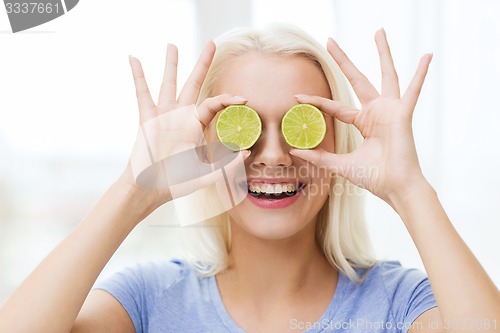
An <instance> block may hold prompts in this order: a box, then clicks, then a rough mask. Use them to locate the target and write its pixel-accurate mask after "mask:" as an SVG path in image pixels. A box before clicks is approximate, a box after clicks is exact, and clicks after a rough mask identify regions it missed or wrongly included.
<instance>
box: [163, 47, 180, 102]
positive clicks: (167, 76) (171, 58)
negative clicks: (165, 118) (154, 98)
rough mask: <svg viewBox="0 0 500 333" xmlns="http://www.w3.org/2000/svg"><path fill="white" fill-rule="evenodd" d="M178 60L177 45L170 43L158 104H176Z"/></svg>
mask: <svg viewBox="0 0 500 333" xmlns="http://www.w3.org/2000/svg"><path fill="white" fill-rule="evenodd" d="M177 62H178V51H177V47H176V46H175V45H173V44H168V45H167V55H166V59H165V69H164V71H163V81H162V83H161V88H160V97H159V98H158V105H169V104H175V103H176V101H177Z"/></svg>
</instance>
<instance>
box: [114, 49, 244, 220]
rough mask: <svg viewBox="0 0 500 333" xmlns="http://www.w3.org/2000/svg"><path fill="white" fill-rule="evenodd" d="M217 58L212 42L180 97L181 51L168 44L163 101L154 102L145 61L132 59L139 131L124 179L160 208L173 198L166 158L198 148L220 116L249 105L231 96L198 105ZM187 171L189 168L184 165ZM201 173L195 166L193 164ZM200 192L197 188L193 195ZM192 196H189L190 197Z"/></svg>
mask: <svg viewBox="0 0 500 333" xmlns="http://www.w3.org/2000/svg"><path fill="white" fill-rule="evenodd" d="M214 54H215V44H214V43H213V42H212V41H210V42H209V43H208V44H207V45H206V46H205V48H204V49H203V52H202V54H201V55H200V58H199V59H198V62H197V63H196V65H195V67H194V69H193V71H192V73H191V75H190V76H189V78H188V80H187V82H186V84H185V85H184V87H183V88H182V91H181V92H180V94H179V97H178V98H177V62H178V52H177V47H176V46H174V45H172V44H169V45H168V47H167V56H166V62H165V70H164V75H163V82H162V85H161V89H160V95H159V98H158V102H157V103H156V104H155V102H154V101H153V99H152V97H151V94H150V91H149V88H148V85H147V83H146V79H145V77H144V72H143V69H142V66H141V63H140V61H139V60H138V59H137V58H134V57H132V56H130V66H131V68H132V74H133V77H134V82H135V88H136V95H137V101H138V105H139V115H140V127H139V132H138V136H137V140H136V143H135V145H134V149H133V151H132V154H131V157H130V162H129V164H128V166H127V168H126V170H125V172H124V173H123V175H122V176H121V177H120V181H123V182H124V184H125V185H127V186H132V188H133V189H134V190H139V191H141V192H142V194H143V195H146V196H147V197H148V199H149V200H146V202H149V205H150V206H151V205H152V206H153V207H152V209H153V210H154V209H156V208H157V207H159V206H160V205H162V204H163V203H165V202H167V201H169V200H170V199H171V198H172V193H171V191H170V190H169V187H170V185H171V184H168V181H167V179H166V178H167V177H166V173H167V171H166V169H168V168H170V171H171V169H172V168H179V167H183V166H178V165H167V164H168V160H167V162H166V163H165V159H166V158H167V157H169V156H173V155H175V154H177V153H180V152H183V151H188V150H190V149H194V148H195V147H197V146H198V145H199V144H200V142H201V141H202V138H203V131H204V129H205V128H206V127H207V126H208V124H209V123H210V122H211V121H212V119H213V118H214V117H215V115H216V114H217V113H218V112H219V111H220V110H222V109H223V108H225V107H226V106H228V105H231V104H245V103H246V102H247V101H246V99H245V98H242V97H239V96H232V95H228V94H224V95H219V96H215V97H212V98H208V99H206V100H205V101H203V102H202V103H201V104H200V105H198V106H196V103H197V100H198V96H199V93H200V89H201V86H202V84H203V82H204V80H205V77H206V75H207V72H208V69H209V67H210V65H211V63H212V60H213V57H214ZM184 167H185V166H184ZM193 169H194V170H196V166H193ZM194 190H195V188H193V189H192V191H194ZM186 194H187V193H186Z"/></svg>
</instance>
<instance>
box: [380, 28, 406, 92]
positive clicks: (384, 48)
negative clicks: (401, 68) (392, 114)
mask: <svg viewBox="0 0 500 333" xmlns="http://www.w3.org/2000/svg"><path fill="white" fill-rule="evenodd" d="M375 43H376V44H377V50H378V54H379V57H380V68H381V71H382V91H381V94H382V96H389V97H392V98H397V99H399V97H400V91H399V80H398V74H397V73H396V69H395V68H394V61H393V60H392V55H391V49H390V48H389V43H387V36H386V34H385V30H384V29H380V30H379V31H377V32H376V33H375Z"/></svg>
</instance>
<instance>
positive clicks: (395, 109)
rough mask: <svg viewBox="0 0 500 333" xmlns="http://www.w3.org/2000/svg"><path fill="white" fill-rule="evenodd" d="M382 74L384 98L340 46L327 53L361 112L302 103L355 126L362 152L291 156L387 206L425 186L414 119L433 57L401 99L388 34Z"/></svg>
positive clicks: (328, 103) (381, 36)
mask: <svg viewBox="0 0 500 333" xmlns="http://www.w3.org/2000/svg"><path fill="white" fill-rule="evenodd" d="M375 42H376V44H377V49H378V53H379V56H380V65H381V69H382V89H381V94H379V93H378V92H377V90H376V89H375V88H374V87H373V85H372V84H371V83H370V82H369V81H368V79H367V78H366V77H365V76H364V75H363V74H362V73H361V72H360V71H359V70H358V69H357V68H356V67H355V66H354V64H353V63H352V62H351V61H350V60H349V58H348V57H347V56H346V54H345V53H344V52H343V51H342V50H341V49H340V47H339V46H338V45H337V43H336V42H335V41H333V40H332V39H330V40H329V41H328V45H327V49H328V52H329V53H330V54H331V55H332V57H333V59H334V60H335V61H336V62H337V64H338V65H339V66H340V69H341V70H342V72H343V73H344V74H345V75H346V77H347V79H348V80H349V82H350V83H351V85H352V87H353V89H354V92H355V93H356V95H357V97H358V98H359V100H360V102H361V109H360V110H358V109H356V108H354V107H353V106H350V105H346V104H343V103H341V102H337V101H332V100H330V99H326V98H323V97H317V96H308V95H298V96H297V100H298V102H300V103H310V104H313V105H316V106H317V107H318V108H320V109H321V110H322V111H323V112H326V113H329V114H331V115H332V116H334V117H335V118H337V119H338V120H340V121H342V122H345V123H349V124H353V125H354V126H356V128H357V129H358V130H359V131H360V132H361V134H362V136H363V137H364V141H363V143H362V144H361V145H360V147H359V148H358V149H356V150H355V151H353V152H351V153H348V154H334V153H330V152H327V151H324V150H321V149H313V150H297V149H293V150H291V151H290V153H291V154H292V155H294V156H297V157H300V158H302V159H304V160H306V161H309V162H310V163H312V164H315V165H316V166H319V167H326V168H328V169H330V170H331V171H333V172H334V173H335V174H338V175H340V176H342V177H345V178H347V179H348V180H349V181H351V182H353V183H354V184H356V185H358V186H360V187H362V188H365V189H367V190H369V191H370V192H372V193H373V194H375V195H376V196H378V197H380V198H381V199H383V200H385V201H387V202H388V203H389V204H391V203H392V201H393V200H394V199H395V196H402V195H403V196H404V195H406V193H407V192H408V191H411V189H412V188H413V187H414V186H415V185H418V184H423V183H426V180H425V178H424V176H423V175H422V171H421V169H420V165H419V162H418V157H417V152H416V148H415V142H414V140H413V133H412V115H413V110H414V108H415V105H416V103H417V99H418V97H419V94H420V90H421V88H422V85H423V82H424V79H425V76H426V74H427V69H428V67H429V63H430V61H431V59H432V54H426V55H424V56H423V57H422V58H421V60H420V62H419V64H418V68H417V71H416V73H415V75H414V77H413V79H412V81H411V82H410V85H409V87H408V89H407V90H406V92H405V93H404V95H403V96H402V97H401V96H400V88H399V82H398V76H397V73H396V70H395V69H394V64H393V61H392V56H391V53H390V49H389V45H388V43H387V39H386V36H385V32H384V30H383V29H381V30H379V31H377V33H376V34H375Z"/></svg>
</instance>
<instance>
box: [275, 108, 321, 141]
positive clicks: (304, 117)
mask: <svg viewBox="0 0 500 333" xmlns="http://www.w3.org/2000/svg"><path fill="white" fill-rule="evenodd" d="M281 132H282V133H283V137H284V138H285V141H286V143H287V144H289V145H290V146H292V147H294V148H297V149H312V148H315V147H317V146H318V145H319V144H320V143H321V141H323V139H324V137H325V134H326V122H325V117H324V116H323V113H321V111H320V110H319V109H318V108H317V107H315V106H314V105H311V104H297V105H295V106H293V107H292V108H291V109H290V110H288V111H287V112H286V113H285V115H284V116H283V119H282V120H281Z"/></svg>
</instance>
